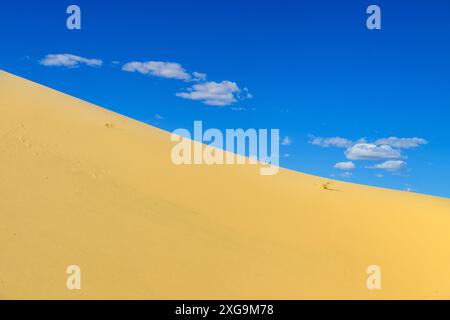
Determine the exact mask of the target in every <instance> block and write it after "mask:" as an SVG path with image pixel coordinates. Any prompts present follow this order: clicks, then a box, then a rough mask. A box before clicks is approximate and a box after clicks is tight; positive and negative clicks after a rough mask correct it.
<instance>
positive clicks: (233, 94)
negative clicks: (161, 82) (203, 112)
mask: <svg viewBox="0 0 450 320" xmlns="http://www.w3.org/2000/svg"><path fill="white" fill-rule="evenodd" d="M113 63H114V64H118V61H114V62H113ZM40 64H42V65H44V66H59V67H67V68H76V67H78V66H79V65H80V64H86V65H88V66H91V67H100V66H102V64H103V61H102V60H100V59H88V58H84V57H81V56H77V55H73V54H49V55H47V56H45V58H44V59H42V60H41V61H40ZM122 71H125V72H137V73H140V74H144V75H150V76H154V77H160V78H166V79H175V80H182V81H185V82H197V84H194V85H192V86H191V87H189V88H187V89H185V90H184V91H183V92H178V93H176V96H177V97H180V98H183V99H188V100H196V101H200V102H202V103H203V104H205V105H210V106H219V107H222V106H228V105H232V104H234V103H236V102H237V101H239V100H244V99H251V98H252V97H253V96H252V94H251V93H250V92H249V91H248V89H247V88H244V89H243V90H241V89H240V88H239V87H238V85H237V84H236V83H235V82H233V81H228V80H224V81H222V82H215V81H207V78H208V76H207V74H206V73H201V72H196V71H195V72H192V73H190V72H188V71H187V70H186V69H185V68H184V67H183V66H182V65H181V64H179V63H177V62H165V61H131V62H127V63H125V64H124V65H123V66H122ZM236 110H237V111H239V110H244V108H239V109H236Z"/></svg>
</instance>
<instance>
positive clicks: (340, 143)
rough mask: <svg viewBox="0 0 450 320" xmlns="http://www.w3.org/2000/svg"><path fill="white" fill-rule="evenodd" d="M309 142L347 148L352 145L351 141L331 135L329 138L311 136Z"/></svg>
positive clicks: (321, 145) (323, 145)
mask: <svg viewBox="0 0 450 320" xmlns="http://www.w3.org/2000/svg"><path fill="white" fill-rule="evenodd" d="M309 143H311V144H313V145H316V146H319V147H323V148H328V147H337V148H349V147H351V146H352V145H353V142H352V141H350V140H348V139H345V138H341V137H331V138H321V137H311V140H310V141H309Z"/></svg>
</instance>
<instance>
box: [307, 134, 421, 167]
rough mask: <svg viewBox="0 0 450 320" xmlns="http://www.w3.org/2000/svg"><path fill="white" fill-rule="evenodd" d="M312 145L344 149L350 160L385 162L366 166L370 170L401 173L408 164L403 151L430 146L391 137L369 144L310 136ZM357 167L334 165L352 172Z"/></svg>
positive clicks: (347, 163) (417, 141)
mask: <svg viewBox="0 0 450 320" xmlns="http://www.w3.org/2000/svg"><path fill="white" fill-rule="evenodd" d="M309 143H310V144H312V145H316V146H319V147H322V148H328V147H335V148H344V149H345V151H344V155H345V157H346V158H347V159H348V160H353V161H355V160H360V161H383V162H382V163H377V164H374V165H372V166H366V168H370V169H380V170H386V171H391V172H393V171H400V170H404V169H405V168H406V167H407V163H406V162H405V161H404V160H402V159H404V158H405V157H404V156H403V155H402V150H403V149H413V148H417V147H419V146H421V145H426V144H428V141H426V140H425V139H423V138H417V137H415V138H398V137H389V138H382V139H378V140H375V142H372V143H369V142H366V140H365V139H360V140H358V141H352V140H349V139H346V138H342V137H329V138H323V137H314V136H310V141H309ZM355 167H356V166H355V164H354V163H353V162H352V161H348V162H338V163H336V164H335V165H334V168H335V169H339V170H351V169H354V168H355Z"/></svg>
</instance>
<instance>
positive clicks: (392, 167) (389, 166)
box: [368, 160, 407, 171]
mask: <svg viewBox="0 0 450 320" xmlns="http://www.w3.org/2000/svg"><path fill="white" fill-rule="evenodd" d="M406 166H407V164H406V162H405V161H402V160H389V161H385V162H383V163H380V164H376V165H374V166H371V167H368V168H370V169H382V170H386V171H399V170H402V169H404V168H406Z"/></svg>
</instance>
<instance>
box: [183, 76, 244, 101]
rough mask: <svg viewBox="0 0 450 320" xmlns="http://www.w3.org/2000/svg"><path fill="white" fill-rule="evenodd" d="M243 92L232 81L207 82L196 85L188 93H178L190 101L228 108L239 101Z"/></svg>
mask: <svg viewBox="0 0 450 320" xmlns="http://www.w3.org/2000/svg"><path fill="white" fill-rule="evenodd" d="M240 92H241V90H240V89H239V87H238V86H237V84H236V83H234V82H231V81H222V82H214V81H211V82H205V83H200V84H195V85H193V86H192V87H191V88H189V89H187V92H179V93H177V94H176V95H177V97H180V98H183V99H189V100H199V101H202V102H203V103H204V104H206V105H209V106H227V105H230V104H233V103H235V102H236V101H237V95H238V94H239V93H240Z"/></svg>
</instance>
